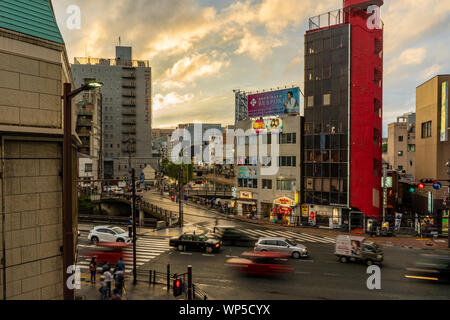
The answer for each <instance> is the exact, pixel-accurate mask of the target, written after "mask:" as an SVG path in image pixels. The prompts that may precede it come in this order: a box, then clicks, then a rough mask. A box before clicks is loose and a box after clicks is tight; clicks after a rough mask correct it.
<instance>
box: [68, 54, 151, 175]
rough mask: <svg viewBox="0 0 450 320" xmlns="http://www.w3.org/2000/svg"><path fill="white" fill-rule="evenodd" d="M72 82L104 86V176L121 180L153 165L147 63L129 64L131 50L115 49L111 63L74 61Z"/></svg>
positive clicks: (140, 61)
mask: <svg viewBox="0 0 450 320" xmlns="http://www.w3.org/2000/svg"><path fill="white" fill-rule="evenodd" d="M72 72H73V76H74V82H75V84H76V85H77V86H80V85H82V84H83V83H84V82H85V81H86V79H95V80H97V81H101V82H103V83H104V85H105V86H104V87H103V88H102V95H103V101H102V106H103V112H102V113H103V119H102V121H103V132H104V135H103V139H104V176H105V178H106V179H121V178H123V177H126V176H128V175H129V170H130V168H129V167H130V158H131V166H132V167H134V168H136V169H137V170H139V169H143V168H145V166H146V165H147V164H150V163H152V162H155V161H156V162H157V159H154V158H153V157H152V128H151V127H152V99H151V97H152V73H151V68H150V66H149V62H148V61H143V60H133V56H132V48H131V47H121V46H118V47H116V58H115V59H103V58H75V62H74V64H73V65H72Z"/></svg>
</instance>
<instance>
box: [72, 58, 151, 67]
mask: <svg viewBox="0 0 450 320" xmlns="http://www.w3.org/2000/svg"><path fill="white" fill-rule="evenodd" d="M74 64H85V65H86V64H87V65H99V66H124V67H146V68H148V67H149V66H150V62H149V61H148V60H122V59H103V58H89V57H88V58H85V57H78V58H75V59H74Z"/></svg>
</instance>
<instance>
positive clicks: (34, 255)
mask: <svg viewBox="0 0 450 320" xmlns="http://www.w3.org/2000/svg"><path fill="white" fill-rule="evenodd" d="M0 12H2V14H1V17H0V106H1V107H0V112H1V114H2V116H1V117H0V144H1V151H2V156H1V163H0V170H1V179H0V182H1V185H0V187H1V198H0V202H1V206H0V208H1V209H0V210H1V215H2V219H0V264H1V265H0V273H1V275H0V299H27V300H28V299H30V300H39V299H62V298H63V287H64V286H65V282H64V280H63V279H64V275H65V271H64V270H63V252H62V250H61V248H62V246H63V212H62V211H63V210H62V179H63V177H62V175H61V172H62V169H63V167H62V163H63V159H62V147H63V146H62V145H63V123H62V116H63V105H62V100H61V95H62V92H63V84H64V83H73V82H72V75H71V72H70V64H69V61H68V58H67V53H66V49H65V45H64V40H63V38H62V36H61V34H60V32H59V29H58V26H57V23H56V19H55V16H54V12H53V8H52V5H51V2H50V1H48V0H37V1H30V2H26V3H25V2H23V3H21V6H16V5H12V4H10V2H6V1H0ZM75 118H76V114H75V112H74V114H73V119H75ZM72 128H73V130H72V134H73V137H74V140H77V136H76V133H75V126H73V127H72ZM74 151H75V152H74V153H73V154H74V158H73V163H74V166H73V168H72V172H73V176H74V177H76V176H77V170H76V165H75V164H76V147H74ZM72 189H73V193H72V196H73V199H76V183H75V182H74V184H73V188H72ZM76 209H77V207H76V201H74V207H73V210H72V212H73V218H72V225H73V230H72V231H73V232H74V235H76V230H77V217H76V212H77V210H76ZM1 221H4V222H5V223H2V222H1ZM66 223H69V222H66ZM3 243H4V244H5V245H4V246H3ZM74 243H75V244H76V236H75V237H74ZM74 249H75V248H64V250H70V251H69V252H74Z"/></svg>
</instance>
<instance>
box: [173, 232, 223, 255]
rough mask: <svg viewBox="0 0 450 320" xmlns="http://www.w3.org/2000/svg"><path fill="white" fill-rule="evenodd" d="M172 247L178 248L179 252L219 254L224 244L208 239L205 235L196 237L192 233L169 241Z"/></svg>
mask: <svg viewBox="0 0 450 320" xmlns="http://www.w3.org/2000/svg"><path fill="white" fill-rule="evenodd" d="M169 245H170V246H171V247H176V248H177V249H178V251H184V250H199V251H206V252H208V253H213V252H218V251H219V250H220V247H221V245H222V242H221V241H220V240H218V239H214V238H208V237H207V236H205V235H203V234H202V235H195V234H192V233H185V234H182V235H181V236H179V237H174V238H171V239H170V240H169Z"/></svg>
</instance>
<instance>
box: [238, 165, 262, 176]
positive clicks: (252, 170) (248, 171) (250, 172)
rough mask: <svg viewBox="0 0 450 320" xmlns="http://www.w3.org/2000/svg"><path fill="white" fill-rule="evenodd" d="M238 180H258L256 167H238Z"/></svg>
mask: <svg viewBox="0 0 450 320" xmlns="http://www.w3.org/2000/svg"><path fill="white" fill-rule="evenodd" d="M238 175H239V178H250V179H257V178H258V169H257V168H256V167H239V169H238Z"/></svg>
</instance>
